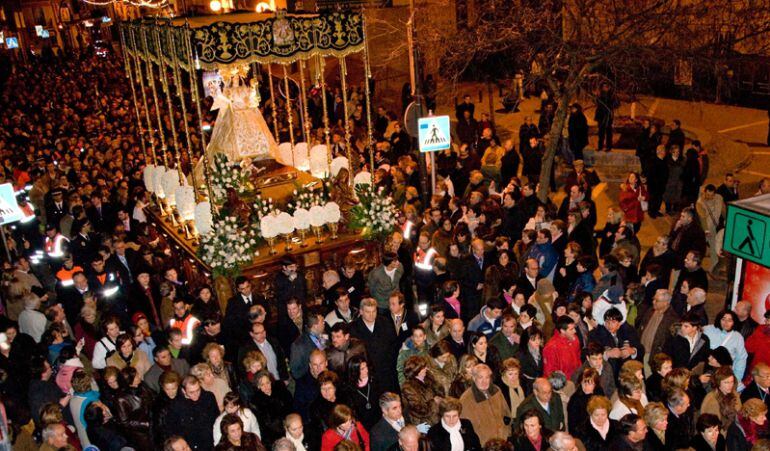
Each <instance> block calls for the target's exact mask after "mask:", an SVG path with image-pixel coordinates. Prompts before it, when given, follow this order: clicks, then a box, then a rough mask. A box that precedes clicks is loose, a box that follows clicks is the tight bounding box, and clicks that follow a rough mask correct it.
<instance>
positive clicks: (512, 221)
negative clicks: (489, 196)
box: [500, 192, 527, 243]
mask: <svg viewBox="0 0 770 451" xmlns="http://www.w3.org/2000/svg"><path fill="white" fill-rule="evenodd" d="M526 223H527V218H526V217H524V212H523V211H522V208H521V206H520V205H518V204H517V202H516V199H515V197H514V195H513V193H512V192H507V193H505V194H504V195H503V224H502V226H501V227H500V233H501V234H502V235H504V236H507V237H508V238H509V239H510V240H511V243H515V242H517V241H519V240H520V239H521V232H522V231H523V230H524V225H525V224H526Z"/></svg>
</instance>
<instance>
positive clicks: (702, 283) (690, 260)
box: [674, 251, 709, 293]
mask: <svg viewBox="0 0 770 451" xmlns="http://www.w3.org/2000/svg"><path fill="white" fill-rule="evenodd" d="M702 259H703V257H702V254H701V253H700V252H698V251H689V252H687V254H686V255H685V257H684V264H683V267H682V270H681V271H680V272H679V277H678V278H677V280H676V284H675V285H674V293H679V291H680V289H681V288H682V283H683V282H684V281H685V280H687V281H688V282H689V287H690V289H691V290H692V289H693V288H695V287H698V288H703V290H704V291H708V289H709V279H708V275H707V274H706V270H705V269H703V267H702V266H701V260H702Z"/></svg>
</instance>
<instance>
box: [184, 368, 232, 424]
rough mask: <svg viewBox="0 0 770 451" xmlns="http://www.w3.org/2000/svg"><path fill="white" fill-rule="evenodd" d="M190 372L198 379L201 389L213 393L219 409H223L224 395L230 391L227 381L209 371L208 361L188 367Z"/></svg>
mask: <svg viewBox="0 0 770 451" xmlns="http://www.w3.org/2000/svg"><path fill="white" fill-rule="evenodd" d="M190 374H192V375H193V376H194V377H195V378H196V379H198V382H200V384H201V388H202V389H204V390H206V391H208V392H211V393H212V394H213V395H214V397H215V398H216V399H217V407H219V411H220V412H221V411H223V410H224V408H225V406H224V401H225V395H226V394H227V392H229V391H230V388H229V387H228V386H227V382H225V381H223V380H222V379H219V378H217V377H214V372H213V371H211V367H210V366H209V364H208V363H199V364H197V365H195V366H194V367H192V368H190Z"/></svg>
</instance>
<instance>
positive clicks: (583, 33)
mask: <svg viewBox="0 0 770 451" xmlns="http://www.w3.org/2000/svg"><path fill="white" fill-rule="evenodd" d="M479 9H480V10H481V11H482V12H481V13H479V14H478V17H476V18H475V20H471V21H470V23H469V26H468V27H467V28H464V29H458V30H454V29H453V30H445V29H437V28H429V29H428V30H423V32H422V37H423V38H424V39H428V40H429V42H430V44H429V45H430V47H431V48H432V49H435V50H436V51H439V52H441V56H440V60H441V75H442V77H444V79H445V80H447V81H449V82H456V81H458V80H460V79H462V78H468V77H470V78H475V79H482V80H486V79H500V78H503V77H505V76H506V75H510V74H512V73H513V72H514V71H515V70H516V69H524V70H525V71H527V70H529V69H530V68H531V67H532V65H533V62H534V63H535V66H536V67H538V68H539V70H537V71H536V72H535V73H529V75H528V78H527V83H528V84H542V85H545V86H547V87H548V89H549V90H550V91H551V92H552V93H553V100H554V103H555V116H554V120H553V123H552V126H551V129H550V131H549V132H548V135H547V137H546V139H545V142H546V148H545V154H544V156H543V158H542V166H541V172H540V186H541V188H542V189H541V191H540V193H539V197H540V198H541V200H543V201H544V200H545V199H546V197H547V195H548V186H549V185H550V178H551V171H552V167H553V161H554V156H555V154H556V151H557V148H558V145H559V141H560V138H561V135H562V130H563V129H564V125H565V123H566V121H567V119H568V114H569V106H570V104H571V103H572V102H574V101H575V100H576V99H577V98H578V97H579V95H580V94H582V93H591V92H593V88H595V87H596V85H597V81H599V82H602V81H606V82H608V83H610V84H611V85H612V86H614V88H615V89H616V90H624V89H629V88H630V89H634V88H636V87H638V86H639V85H640V84H643V83H644V82H645V81H646V80H647V79H648V78H649V77H650V76H651V74H650V71H651V69H650V68H651V67H661V66H663V67H667V68H672V67H674V65H675V64H676V63H677V62H678V61H681V60H683V59H686V60H687V61H693V62H694V63H695V64H698V65H706V66H708V65H711V66H712V67H713V65H714V64H716V61H717V60H719V59H720V58H724V57H725V54H726V53H730V54H731V55H736V54H740V53H761V52H764V51H766V50H767V47H768V44H770V20H768V18H770V3H769V2H767V1H756V0H743V1H735V0H564V1H561V0H514V1H512V0H485V1H481V3H480V5H479ZM421 45H424V44H422V42H421Z"/></svg>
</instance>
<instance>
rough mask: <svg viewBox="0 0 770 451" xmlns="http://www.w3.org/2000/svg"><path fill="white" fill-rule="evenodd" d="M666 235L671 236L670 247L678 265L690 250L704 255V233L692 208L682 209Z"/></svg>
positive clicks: (705, 244)
mask: <svg viewBox="0 0 770 451" xmlns="http://www.w3.org/2000/svg"><path fill="white" fill-rule="evenodd" d="M668 235H669V236H670V237H671V242H670V247H671V250H672V251H674V253H675V254H676V257H677V259H676V261H677V264H678V265H682V264H683V263H684V258H685V256H687V253H688V252H690V251H698V252H700V255H705V253H706V246H707V243H706V233H705V232H704V231H703V228H702V227H701V225H700V223H699V222H698V219H697V213H695V210H694V209H692V208H685V209H684V210H682V212H681V213H680V214H679V220H678V221H677V222H676V223H675V224H674V227H673V228H672V229H671V232H669V234H668Z"/></svg>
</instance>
